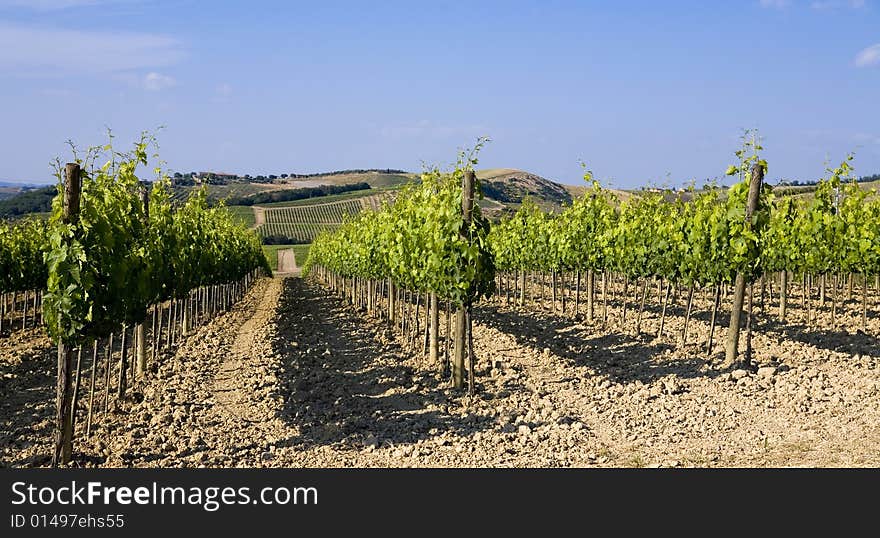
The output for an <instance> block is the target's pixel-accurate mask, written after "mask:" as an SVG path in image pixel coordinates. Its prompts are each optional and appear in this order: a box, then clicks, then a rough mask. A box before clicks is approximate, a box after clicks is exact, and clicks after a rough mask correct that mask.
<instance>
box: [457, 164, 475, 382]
mask: <svg viewBox="0 0 880 538" xmlns="http://www.w3.org/2000/svg"><path fill="white" fill-rule="evenodd" d="M474 181H475V177H474V172H473V170H467V171H465V173H464V177H463V178H462V180H461V189H462V192H461V213H462V219H464V225H463V226H462V228H461V235H462V237H464V238H467V234H468V229H469V228H470V224H471V212H472V211H473V208H474ZM468 309H470V304H468V302H467V301H466V302H465V304H462V305H461V306H459V307H458V310H456V311H455V355H453V358H452V382H453V386H454V387H455V388H457V389H460V388H462V387H464V367H465V366H464V358H465V347H466V346H467V333H468V330H467V329H468V328H467V322H468V321H469V316H467V315H466V314H467V312H466V310H468ZM471 364H473V363H472V362H471ZM471 376H472V377H473V372H471ZM471 384H473V381H471Z"/></svg>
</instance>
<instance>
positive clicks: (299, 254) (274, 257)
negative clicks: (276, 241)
mask: <svg viewBox="0 0 880 538" xmlns="http://www.w3.org/2000/svg"><path fill="white" fill-rule="evenodd" d="M311 246H312V245H311V244H308V245H263V254H265V255H266V258H267V259H268V260H269V267H271V268H272V270H273V271H277V270H278V251H279V250H284V249H293V257H294V258H295V259H296V265H297V266H299V267H302V266H303V265H304V264H305V263H306V258H308V257H309V247H311Z"/></svg>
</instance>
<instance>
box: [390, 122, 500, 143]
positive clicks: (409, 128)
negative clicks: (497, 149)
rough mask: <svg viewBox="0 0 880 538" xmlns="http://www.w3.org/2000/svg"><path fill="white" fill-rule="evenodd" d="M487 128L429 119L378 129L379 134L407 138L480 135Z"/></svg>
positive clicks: (393, 137) (394, 137) (392, 137)
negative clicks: (442, 123) (441, 123)
mask: <svg viewBox="0 0 880 538" xmlns="http://www.w3.org/2000/svg"><path fill="white" fill-rule="evenodd" d="M486 131H487V129H486V128H485V127H484V126H481V125H462V126H453V125H439V124H436V123H434V122H432V121H429V120H419V121H416V122H414V123H408V124H397V125H386V126H383V127H380V128H379V129H378V134H379V136H382V137H384V138H391V139H406V138H429V139H430V138H433V139H436V138H450V137H460V136H479V135H482V134H485V133H486Z"/></svg>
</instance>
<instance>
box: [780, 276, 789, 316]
mask: <svg viewBox="0 0 880 538" xmlns="http://www.w3.org/2000/svg"><path fill="white" fill-rule="evenodd" d="M787 306H788V270H786V269H783V270H782V272H781V273H779V321H785V311H786V308H787Z"/></svg>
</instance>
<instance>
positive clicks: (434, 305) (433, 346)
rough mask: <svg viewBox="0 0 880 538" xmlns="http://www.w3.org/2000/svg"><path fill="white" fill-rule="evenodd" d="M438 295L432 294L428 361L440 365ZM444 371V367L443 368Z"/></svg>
mask: <svg viewBox="0 0 880 538" xmlns="http://www.w3.org/2000/svg"><path fill="white" fill-rule="evenodd" d="M438 306H439V305H438V301H437V294H436V293H434V292H431V304H430V307H429V309H430V311H431V329H430V336H429V339H430V342H429V344H428V350H429V351H428V360H429V361H430V363H431V364H432V365H433V364H439V362H440V358H439V357H440V347H439V335H440V310H439V308H438ZM441 369H442V366H441Z"/></svg>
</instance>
